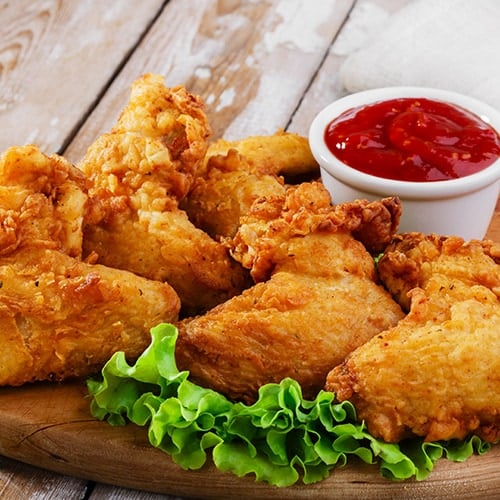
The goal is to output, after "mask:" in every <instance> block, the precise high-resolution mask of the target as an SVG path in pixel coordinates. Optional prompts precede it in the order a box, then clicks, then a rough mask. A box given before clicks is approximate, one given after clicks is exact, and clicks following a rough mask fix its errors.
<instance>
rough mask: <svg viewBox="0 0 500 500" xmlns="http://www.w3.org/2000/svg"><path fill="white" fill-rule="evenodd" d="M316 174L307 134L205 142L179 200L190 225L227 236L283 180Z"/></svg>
mask: <svg viewBox="0 0 500 500" xmlns="http://www.w3.org/2000/svg"><path fill="white" fill-rule="evenodd" d="M305 176H309V177H310V178H313V177H314V178H317V177H319V166H318V164H317V162H316V160H315V159H314V157H313V156H312V153H311V150H310V148H309V143H308V141H307V138H305V137H302V136H300V135H298V134H293V133H290V132H284V131H283V130H279V131H278V132H277V133H275V134H273V135H268V136H251V137H247V138H245V139H242V140H239V141H226V140H224V139H219V140H218V141H217V142H215V143H212V144H210V145H209V147H208V150H207V153H206V155H205V158H204V159H203V164H202V166H201V167H200V169H199V171H198V175H197V176H196V178H195V181H194V184H193V187H192V189H191V190H190V192H189V194H188V196H187V197H186V198H185V199H184V200H183V202H182V208H184V209H185V210H186V211H187V213H188V215H189V218H190V219H191V220H192V221H193V222H194V223H195V225H196V226H197V227H199V228H201V229H203V230H204V231H206V232H207V233H209V234H210V235H211V236H212V237H214V238H218V239H221V238H224V237H233V236H234V235H235V234H236V231H237V230H238V227H239V225H240V218H241V217H242V216H244V215H246V214H247V213H248V212H249V210H250V207H251V206H252V203H253V202H254V201H255V200H256V199H257V198H259V197H268V196H271V195H280V194H282V193H283V192H284V189H285V187H284V182H285V181H284V179H285V178H286V179H287V181H288V182H293V181H294V180H296V179H297V178H298V179H300V181H303V180H304V177H305Z"/></svg>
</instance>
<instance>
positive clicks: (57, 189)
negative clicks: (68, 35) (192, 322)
mask: <svg viewBox="0 0 500 500" xmlns="http://www.w3.org/2000/svg"><path fill="white" fill-rule="evenodd" d="M86 207H87V194H86V192H85V178H84V177H83V175H82V173H81V172H80V171H79V170H77V169H76V168H75V167H73V166H72V165H71V164H69V163H68V162H67V161H65V160H64V159H63V158H61V157H59V156H57V155H53V156H50V157H48V156H46V155H44V154H42V153H41V152H40V151H39V150H38V149H37V148H36V147H34V146H25V147H22V148H11V149H9V150H8V151H7V152H6V153H5V154H4V155H3V156H2V158H1V159H0V341H1V345H2V349H1V350H0V385H5V384H9V385H20V384H23V383H25V382H30V381H35V380H61V379H64V378H67V377H70V376H87V375H90V374H92V373H94V372H96V371H97V370H99V369H100V368H101V367H102V366H103V364H104V363H105V362H106V361H107V359H109V357H110V356H111V354H113V352H115V351H116V350H123V351H125V352H126V353H127V355H128V356H130V357H131V358H134V357H135V356H137V355H139V354H140V352H142V350H143V349H144V348H145V347H146V346H147V345H148V343H149V342H150V336H149V329H150V328H151V327H152V326H154V325H155V324H157V323H159V322H161V321H175V320H176V319H177V317H178V312H179V308H180V302H179V298H178V296H177V294H176V293H175V292H174V290H173V289H172V288H171V287H170V286H169V285H167V284H163V283H159V282H152V281H148V280H146V279H144V278H140V277H138V276H135V275H133V274H131V273H127V272H125V271H119V270H116V269H109V268H105V267H103V266H99V265H91V264H89V263H85V262H82V261H81V254H82V236H83V231H82V221H83V219H84V216H85V211H86Z"/></svg>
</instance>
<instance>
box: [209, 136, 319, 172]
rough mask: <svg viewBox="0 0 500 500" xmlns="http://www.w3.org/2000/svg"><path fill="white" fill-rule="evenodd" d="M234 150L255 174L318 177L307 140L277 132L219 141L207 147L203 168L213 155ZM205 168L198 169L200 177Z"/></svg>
mask: <svg viewBox="0 0 500 500" xmlns="http://www.w3.org/2000/svg"><path fill="white" fill-rule="evenodd" d="M231 149H235V150H236V151H237V152H238V153H239V154H240V155H241V156H243V157H244V158H246V160H247V162H248V163H249V165H250V166H251V168H252V169H253V171H254V172H255V173H258V174H268V175H280V176H283V177H285V178H292V179H293V178H297V177H304V176H309V178H310V179H313V178H318V177H319V165H318V163H317V161H316V160H315V159H314V156H313V155H312V153H311V148H310V147H309V142H308V140H307V138H306V137H303V136H301V135H299V134H294V133H292V132H285V131H283V130H278V131H277V132H276V133H275V134H272V135H264V136H262V135H256V136H250V137H246V138H244V139H241V140H239V141H226V140H224V139H219V140H218V141H216V142H214V143H212V144H210V145H209V147H208V150H207V153H206V155H205V160H204V165H206V164H207V162H208V161H209V160H210V158H212V157H213V156H219V155H226V154H227V153H228V152H229V151H230V150H231ZM203 173H204V166H202V167H201V174H202V175H203Z"/></svg>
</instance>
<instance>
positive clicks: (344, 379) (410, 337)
mask: <svg viewBox="0 0 500 500" xmlns="http://www.w3.org/2000/svg"><path fill="white" fill-rule="evenodd" d="M379 273H380V277H381V279H382V281H383V282H384V283H385V285H386V287H387V288H388V289H389V291H390V292H391V293H392V294H393V295H394V296H395V297H396V298H397V299H398V300H399V302H400V303H401V305H402V306H403V307H404V308H408V307H409V309H410V312H409V314H408V316H407V317H405V318H404V319H403V320H402V321H400V322H399V323H398V324H397V325H396V326H395V327H393V328H391V329H389V330H387V331H386V332H384V333H382V334H381V335H377V336H376V337H374V338H373V339H372V340H370V341H369V342H367V343H366V344H365V345H363V346H361V347H360V348H358V349H357V350H356V351H354V352H353V353H352V354H351V355H350V356H349V357H348V358H347V359H346V360H345V362H344V363H343V364H341V365H340V366H337V367H336V368H334V369H333V370H332V372H331V373H330V374H329V375H328V380H327V384H326V388H327V389H328V390H331V391H333V392H335V393H336V395H337V398H339V399H341V400H344V399H349V400H351V401H352V402H353V403H354V405H355V406H356V409H357V411H358V416H359V418H360V419H363V420H364V421H365V422H366V424H367V426H368V430H369V431H370V433H372V434H373V435H374V436H377V437H382V438H383V439H385V440H386V441H399V440H401V439H403V438H405V437H411V436H415V435H417V436H423V437H425V439H426V440H428V441H437V440H449V439H463V438H465V437H466V436H467V435H469V434H477V435H479V436H480V437H481V438H483V439H484V440H486V441H490V442H497V441H499V439H500V335H499V332H500V247H499V246H498V245H495V244H494V243H492V242H491V241H470V242H464V241H463V240H462V239H460V238H458V237H448V238H445V237H439V236H436V235H429V236H424V235H422V234H419V233H409V234H404V235H401V236H398V237H397V238H396V239H395V241H394V243H393V244H391V245H390V246H389V247H388V249H387V250H386V252H385V254H384V256H383V258H382V259H381V260H380V262H379Z"/></svg>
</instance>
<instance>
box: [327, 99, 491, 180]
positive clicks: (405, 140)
mask: <svg viewBox="0 0 500 500" xmlns="http://www.w3.org/2000/svg"><path fill="white" fill-rule="evenodd" d="M325 142H326V145H327V146H328V149H329V150H330V151H331V152H332V153H333V154H334V155H335V156H336V157H337V158H338V159H339V160H341V161H342V162H344V163H345V164H347V165H349V166H350V167H352V168H355V169H356V170H361V171H362V172H366V173H368V174H371V175H375V176H377V177H384V178H387V179H395V180H402V181H413V182H424V181H441V180H448V179H457V178H459V177H464V176H467V175H470V174H473V173H475V172H478V171H479V170H482V169H484V168H486V167H487V166H489V165H491V164H492V163H493V162H494V161H495V160H496V159H497V158H498V157H499V156H500V137H499V135H498V133H497V132H496V131H495V130H494V129H493V128H492V127H490V126H489V125H488V124H487V123H485V122H484V121H483V120H481V119H480V118H479V117H478V116H476V115H475V114H473V113H471V112H470V111H467V110H465V109H463V108H461V107H459V106H456V105H454V104H449V103H446V102H441V101H434V100H431V99H424V98H400V99H392V100H388V101H380V102H376V103H373V104H369V105H365V106H359V107H357V108H353V109H350V110H348V111H346V112H344V113H343V114H342V115H340V116H339V117H338V118H336V119H334V120H333V121H332V122H330V123H329V124H328V126H327V127H326V130H325Z"/></svg>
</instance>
